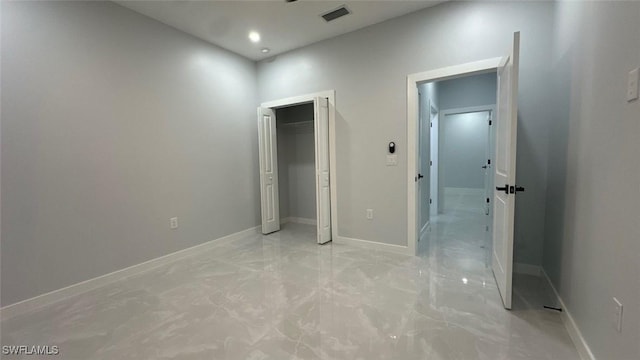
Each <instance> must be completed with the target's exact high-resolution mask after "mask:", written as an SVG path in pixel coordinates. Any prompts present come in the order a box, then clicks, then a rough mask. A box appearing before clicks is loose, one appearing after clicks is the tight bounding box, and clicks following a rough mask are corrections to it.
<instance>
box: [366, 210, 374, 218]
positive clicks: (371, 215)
mask: <svg viewBox="0 0 640 360" xmlns="http://www.w3.org/2000/svg"><path fill="white" fill-rule="evenodd" d="M367 219H369V220H372V219H373V209H367Z"/></svg>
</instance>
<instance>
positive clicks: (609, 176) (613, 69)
mask: <svg viewBox="0 0 640 360" xmlns="http://www.w3.org/2000/svg"><path fill="white" fill-rule="evenodd" d="M556 6H557V14H556V17H557V22H556V27H555V29H556V30H555V31H556V39H557V42H556V44H555V51H554V63H553V70H554V76H553V81H552V82H551V83H550V84H549V91H550V93H551V94H550V97H549V101H548V102H547V104H549V106H550V107H551V108H552V109H553V112H552V114H553V117H552V122H551V126H550V127H549V129H548V133H547V135H548V137H549V154H548V174H549V180H548V181H549V184H548V187H547V189H548V191H547V193H546V201H547V207H546V215H547V216H546V228H545V229H546V231H545V243H544V262H543V266H544V269H545V272H546V273H547V274H548V275H549V277H550V278H551V280H552V282H553V283H554V285H555V287H556V288H557V289H558V291H559V293H560V296H561V297H562V298H563V300H564V302H565V304H566V306H567V309H568V310H569V312H570V313H571V315H572V316H573V318H574V320H575V322H576V324H577V325H578V327H579V328H580V330H581V332H582V335H583V336H584V338H585V340H586V341H587V343H588V344H589V345H590V346H591V350H592V351H593V353H594V355H595V356H596V358H597V359H616V360H617V359H639V358H640V337H639V336H640V276H639V275H640V261H639V260H638V258H639V255H640V188H639V185H638V184H640V161H639V160H638V158H639V156H640V141H639V140H638V139H640V102H639V101H635V102H633V103H627V102H626V99H625V94H626V83H627V73H628V72H629V71H630V70H631V69H633V68H636V67H638V66H640V22H639V21H638V19H640V3H639V2H559V3H558V4H557V5H556ZM614 296H615V297H616V298H618V299H619V300H620V301H621V302H622V303H623V305H624V311H623V330H622V332H621V333H618V332H617V331H616V330H615V329H614V327H613V325H612V323H613V320H612V318H613V313H614V307H613V300H612V297H614Z"/></svg>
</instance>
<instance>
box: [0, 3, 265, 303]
mask: <svg viewBox="0 0 640 360" xmlns="http://www.w3.org/2000/svg"><path fill="white" fill-rule="evenodd" d="M1 40H2V63H1V67H2V83H1V87H2V106H1V107H2V110H1V111H2V113H1V116H2V125H1V129H2V131H1V133H2V149H1V150H2V151H1V152H2V259H1V263H2V269H1V272H2V279H1V280H2V299H1V302H2V305H8V304H11V303H14V302H16V301H19V300H23V299H26V298H30V297H33V296H35V295H39V294H42V293H45V292H48V291H51V290H55V289H59V288H62V287H65V286H68V285H71V284H74V283H77V282H79V281H83V280H87V279H90V278H93V277H96V276H99V275H103V274H105V273H109V272H112V271H115V270H118V269H122V268H124V267H127V266H131V265H134V264H138V263H141V262H143V261H146V260H149V259H152V258H156V257H159V256H162V255H165V254H167V253H171V252H174V251H177V250H180V249H183V248H187V247H190V246H193V245H196V244H199V243H202V242H206V241H209V240H212V239H216V238H218V237H221V236H224V235H227V234H230V233H234V232H237V231H240V230H244V229H247V228H250V227H253V226H256V225H257V224H258V223H259V218H260V214H259V212H260V206H259V204H260V202H259V193H258V189H259V186H258V179H259V175H258V162H257V131H256V115H255V106H256V104H257V100H256V94H255V91H256V90H255V89H256V73H255V64H254V63H253V62H251V61H248V60H245V59H243V58H241V57H239V56H237V55H234V54H231V53H229V52H227V51H224V50H221V49H219V48H216V47H214V46H212V45H210V44H208V43H205V42H203V41H200V40H197V39H195V38H193V37H191V36H188V35H186V34H184V33H181V32H179V31H177V30H174V29H172V28H170V27H167V26H165V25H162V24H160V23H158V22H156V21H154V20H151V19H149V18H146V17H144V16H142V15H139V14H136V13H134V12H132V11H130V10H127V9H124V8H122V7H120V6H118V5H115V4H113V3H109V2H56V3H53V4H52V3H27V2H3V4H2V39H1ZM172 216H178V217H179V222H180V227H179V229H177V230H170V229H169V218H170V217H172Z"/></svg>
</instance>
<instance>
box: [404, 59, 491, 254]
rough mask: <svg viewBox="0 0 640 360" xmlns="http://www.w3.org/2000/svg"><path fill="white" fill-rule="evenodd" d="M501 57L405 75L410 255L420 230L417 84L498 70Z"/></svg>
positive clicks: (408, 243)
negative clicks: (417, 188)
mask: <svg viewBox="0 0 640 360" xmlns="http://www.w3.org/2000/svg"><path fill="white" fill-rule="evenodd" d="M501 61H502V57H496V58H491V59H485V60H480V61H475V62H470V63H465V64H460V65H454V66H448V67H444V68H440V69H435V70H430V71H424V72H420V73H414V74H409V75H407V246H408V248H409V253H410V254H413V255H416V250H417V246H416V245H417V240H418V236H419V231H420V229H418V226H417V224H418V223H419V221H418V219H417V214H419V211H417V208H416V207H417V206H418V205H419V204H420V203H419V202H418V201H416V196H417V193H416V181H415V177H416V175H417V169H418V168H417V164H416V161H417V160H418V159H419V158H420V157H419V154H418V151H419V150H420V149H418V146H417V144H418V138H417V137H418V120H419V119H418V115H419V109H418V106H419V99H418V85H419V84H420V83H425V82H432V81H441V80H450V79H455V78H459V77H464V76H469V75H478V74H484V73H488V72H493V71H497V70H498V67H499V66H500V62H501Z"/></svg>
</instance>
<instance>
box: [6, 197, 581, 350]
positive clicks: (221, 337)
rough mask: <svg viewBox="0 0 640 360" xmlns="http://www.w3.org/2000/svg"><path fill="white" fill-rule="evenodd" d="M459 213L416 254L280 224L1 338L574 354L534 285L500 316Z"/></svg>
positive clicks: (62, 306)
mask: <svg viewBox="0 0 640 360" xmlns="http://www.w3.org/2000/svg"><path fill="white" fill-rule="evenodd" d="M463 202H464V201H463ZM463 202H460V204H462V203H463ZM477 216H478V214H477V212H476V218H475V220H474V221H476V222H477V221H480V223H482V220H478V218H477ZM473 219H474V216H473V211H472V212H469V211H467V210H464V209H461V208H459V209H458V210H456V211H453V212H448V213H445V214H443V215H441V216H440V217H438V218H437V219H436V220H435V221H434V224H433V229H432V232H431V235H432V236H431V239H424V240H423V243H428V244H426V245H423V246H425V248H426V250H425V251H426V253H425V254H423V255H422V256H420V257H407V256H402V255H395V254H390V253H384V252H379V251H371V250H362V249H359V248H353V247H348V246H341V245H336V244H329V245H324V246H318V245H316V244H315V243H314V238H315V233H314V227H311V226H307V225H299V224H286V225H285V226H284V228H283V230H282V231H280V232H278V233H275V234H272V235H269V236H261V235H255V236H248V237H246V238H244V239H242V240H239V241H235V242H232V243H227V244H222V245H219V246H217V247H215V248H213V249H211V250H209V251H206V252H203V253H202V254H199V255H197V256H194V257H191V258H187V259H182V260H180V261H178V262H175V263H173V264H171V265H168V266H164V267H161V268H157V269H154V270H151V271H149V272H147V273H144V274H141V275H139V276H136V277H134V278H130V279H127V280H124V281H120V282H118V283H114V284H112V285H109V286H107V287H104V288H101V289H98V290H94V291H92V292H89V293H86V294H83V295H81V296H77V297H74V298H70V299H67V300H64V301H62V302H60V303H57V304H55V305H53V306H50V307H47V308H44V309H41V310H39V311H37V312H34V313H32V314H27V315H22V316H19V317H15V318H12V319H9V320H7V321H5V322H3V323H2V344H3V345H7V344H21V345H23V344H29V345H31V344H36V345H58V346H59V347H60V355H59V358H61V359H83V360H85V359H492V360H493V359H578V355H577V353H576V350H575V348H574V347H573V345H572V343H571V340H570V339H569V336H568V334H567V333H566V331H565V330H564V328H563V326H562V323H561V322H560V318H559V316H558V314H556V313H554V312H549V311H545V310H542V305H543V303H545V301H547V299H546V298H545V296H544V294H545V292H546V291H547V290H546V289H544V287H543V283H542V282H541V281H540V280H539V279H538V278H535V277H531V276H522V277H517V278H516V290H515V296H514V302H515V308H514V310H512V311H506V310H504V309H503V308H502V306H501V302H500V297H499V294H498V292H497V289H496V285H495V282H494V280H493V277H492V275H491V272H490V270H489V269H488V268H487V267H486V266H485V255H484V252H483V251H485V249H483V248H482V246H484V244H485V240H484V239H480V238H478V235H475V236H474V235H473V234H474V233H476V230H477V229H476V228H475V227H474V226H475V225H470V224H474V221H469V220H473ZM465 224H466V225H465ZM482 230H484V229H482ZM5 358H7V359H9V358H10V357H5ZM29 358H35V357H29Z"/></svg>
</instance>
